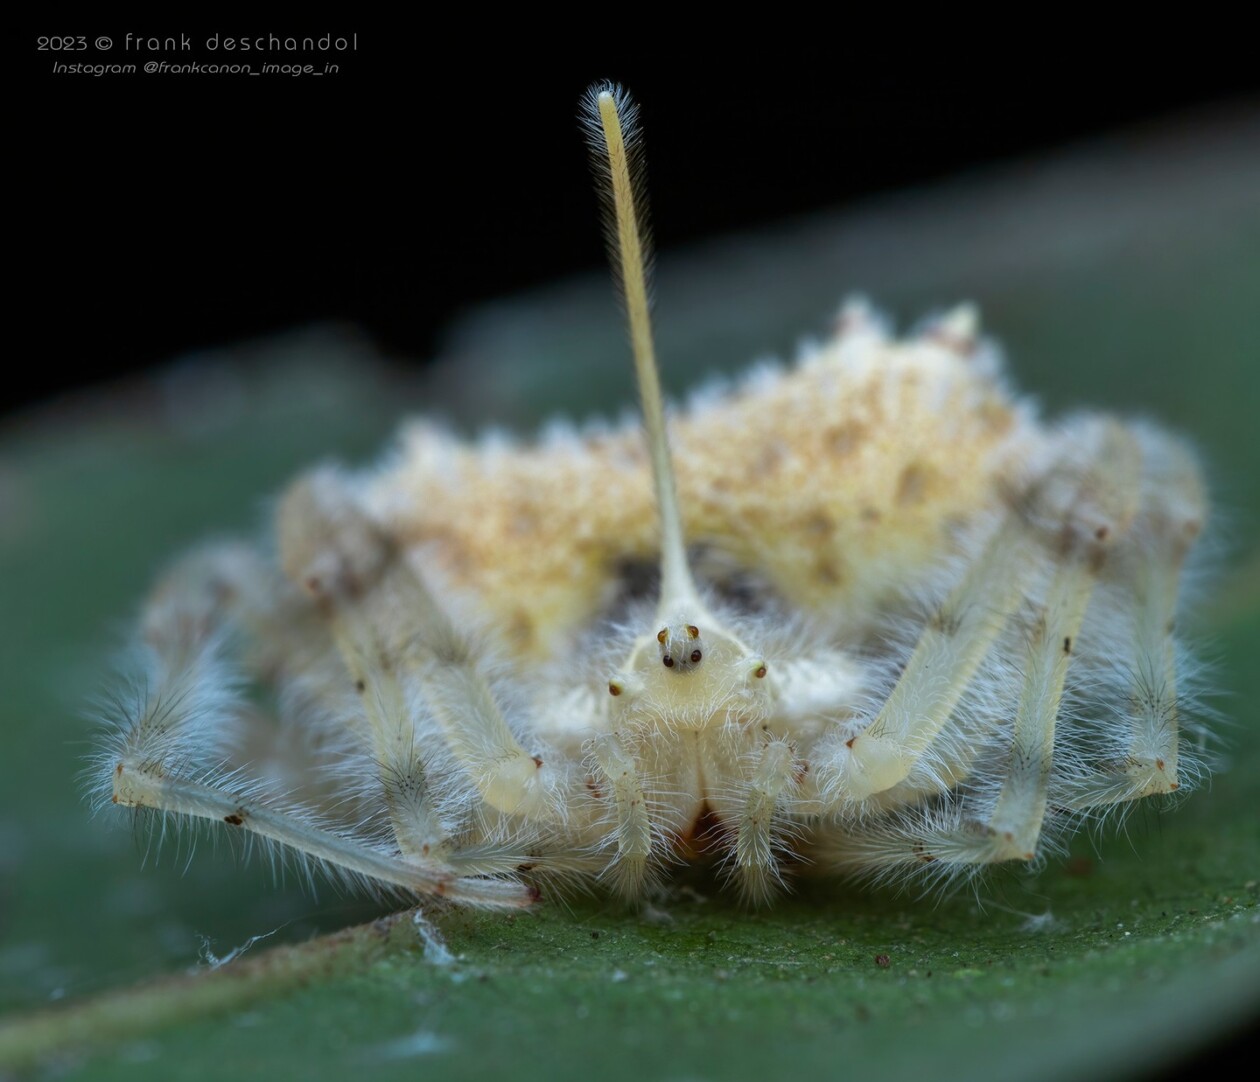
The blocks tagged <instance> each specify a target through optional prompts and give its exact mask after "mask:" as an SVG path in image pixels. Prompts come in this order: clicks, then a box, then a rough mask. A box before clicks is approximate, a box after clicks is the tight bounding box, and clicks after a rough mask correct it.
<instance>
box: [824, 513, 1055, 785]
mask: <svg viewBox="0 0 1260 1082" xmlns="http://www.w3.org/2000/svg"><path fill="white" fill-rule="evenodd" d="M1028 549H1029V539H1028V537H1027V530H1026V528H1025V527H1024V525H1023V524H1022V523H1021V522H1019V521H1018V517H1017V516H1016V515H1014V514H1012V515H1010V516H1009V517H1008V519H1007V521H1006V522H1004V523H1003V524H1002V525H1001V526H1000V527H999V528H998V530H997V531H996V533H995V534H994V535H993V537H992V538H991V539H990V541H989V542H988V544H987V545H986V546H985V549H984V551H983V553H982V554H981V556H980V557H979V558H978V559H977V560H976V561H975V562H974V563H973V564H972V565H971V567H970V568H969V569H968V571H967V573H966V575H965V576H964V578H963V580H962V582H960V583H959V584H958V586H956V587H955V588H954V590H953V591H952V592H951V593H950V595H949V597H948V598H947V599H946V600H945V602H944V603H943V604H942V605H941V606H940V608H939V609H938V610H937V611H936V612H935V613H934V615H933V617H932V619H931V620H929V621H928V623H927V625H926V626H925V627H924V629H923V631H922V633H921V635H920V637H919V640H918V642H917V643H916V645H915V648H914V652H913V653H912V654H911V655H910V659H909V661H908V662H907V663H906V666H905V669H904V670H903V671H902V673H901V676H900V677H899V678H898V680H897V683H896V684H895V685H894V686H893V689H892V691H891V692H890V693H889V695H888V698H887V699H886V700H885V702H884V704H883V706H882V708H881V709H880V711H879V713H878V714H877V715H876V716H875V718H874V720H872V721H871V723H870V724H869V725H868V726H867V727H866V728H865V729H864V730H863V731H862V732H860V733H858V734H857V735H856V736H852V737H849V738H848V739H847V740H845V741H844V746H843V747H842V748H835V749H833V750H832V754H831V756H830V762H828V761H826V759H824V760H823V761H822V762H821V763H820V767H821V769H820V772H819V773H820V776H819V778H818V781H817V784H818V785H819V787H820V789H822V791H823V792H824V793H825V794H830V801H829V802H830V803H831V804H832V805H833V806H835V805H836V804H837V803H841V802H842V803H845V804H848V803H860V802H862V801H865V800H867V799H869V798H871V797H874V796H876V795H877V794H880V793H883V792H885V791H887V790H890V789H892V788H893V787H894V786H897V785H898V784H899V783H901V782H904V781H905V780H906V779H907V777H908V776H909V775H910V773H911V771H912V770H913V769H914V767H915V765H916V764H917V763H918V762H919V761H920V760H921V758H922V756H923V754H924V752H925V751H926V750H927V748H928V747H929V745H931V743H932V742H933V741H934V740H935V739H936V738H937V737H938V736H939V735H940V733H941V730H942V729H944V728H945V726H946V724H947V723H948V722H949V720H950V716H951V715H952V714H953V712H954V709H955V707H956V706H957V705H958V702H959V700H960V699H961V698H962V696H963V694H964V692H965V691H966V690H967V688H968V686H969V685H970V684H971V682H972V678H973V677H974V676H975V673H976V670H977V668H978V667H979V666H980V663H981V662H982V661H983V660H984V658H985V655H986V654H988V652H989V650H990V648H991V647H992V645H993V643H994V641H995V640H996V639H997V637H998V635H999V634H1000V632H1001V631H1002V628H1003V626H1004V625H1005V623H1006V620H1007V618H1008V616H1009V614H1010V613H1011V612H1012V611H1013V610H1014V608H1015V604H1016V601H1017V599H1018V598H1019V596H1020V594H1021V592H1022V589H1023V587H1024V584H1025V582H1026V580H1027V578H1028V577H1029V574H1030V572H1031V570H1032V568H1031V567H1030V561H1029V560H1028ZM824 754H825V753H824ZM824 799H826V797H824Z"/></svg>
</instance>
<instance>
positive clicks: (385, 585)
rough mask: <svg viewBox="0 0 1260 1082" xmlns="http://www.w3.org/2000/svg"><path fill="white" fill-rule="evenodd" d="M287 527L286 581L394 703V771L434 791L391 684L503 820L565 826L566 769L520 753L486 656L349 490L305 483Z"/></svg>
mask: <svg viewBox="0 0 1260 1082" xmlns="http://www.w3.org/2000/svg"><path fill="white" fill-rule="evenodd" d="M279 528H280V547H281V560H282V563H283V565H284V569H285V571H286V573H287V574H288V575H289V577H290V578H291V579H293V580H294V581H295V582H300V583H302V584H304V585H305V586H306V588H307V589H308V590H309V591H310V592H311V594H312V595H313V596H314V597H315V599H316V602H317V603H318V604H320V605H321V606H323V607H324V608H325V609H326V611H327V613H328V615H329V618H330V623H331V627H332V631H333V637H334V639H335V640H336V641H337V644H338V646H339V647H340V649H341V652H342V654H343V656H344V657H345V658H346V661H347V664H348V666H349V668H350V669H351V671H352V672H356V671H357V672H358V673H359V675H358V676H357V679H358V680H359V681H360V682H361V684H362V690H364V691H367V690H368V689H369V688H372V689H373V693H374V695H375V697H376V699H377V702H378V703H380V702H385V703H389V702H391V701H392V702H393V706H392V707H389V708H387V709H385V710H384V711H383V712H382V711H381V710H380V709H375V708H370V709H369V715H370V717H372V718H373V719H374V720H373V722H372V725H373V731H374V742H375V743H376V744H377V745H378V747H379V748H380V749H381V750H382V751H383V752H384V754H385V757H386V758H385V760H384V763H385V765H388V766H390V767H393V768H398V769H400V770H401V772H402V776H403V777H404V779H410V781H409V782H408V784H411V785H413V786H415V787H418V788H423V784H422V783H421V782H420V781H419V778H420V773H419V771H420V767H419V760H418V758H417V757H416V754H415V750H414V747H415V742H416V741H415V739H414V737H415V735H416V734H415V732H414V731H413V729H412V727H411V723H410V722H409V721H408V720H407V719H408V714H409V710H408V708H406V707H405V706H404V702H403V696H401V695H400V693H399V691H398V689H397V688H392V687H391V685H390V684H389V681H391V680H396V681H397V682H398V683H400V684H401V685H403V686H404V687H406V686H410V687H414V688H415V690H416V692H417V693H418V696H419V698H420V700H421V704H420V707H421V708H422V711H423V714H424V715H425V717H426V719H427V720H428V721H430V722H431V723H432V726H433V728H434V729H435V730H436V733H435V735H436V736H437V737H438V738H439V740H440V742H441V743H442V744H443V745H444V747H445V748H446V749H448V750H449V752H450V754H451V755H452V756H453V757H454V759H455V760H456V762H457V763H458V764H459V765H460V766H461V767H462V769H463V771H464V772H465V773H466V774H467V776H468V778H469V779H470V780H471V782H472V784H473V786H474V787H475V789H476V791H477V794H478V796H479V797H480V800H481V801H483V802H484V804H485V805H486V806H488V808H489V809H490V810H491V812H492V813H501V814H502V815H505V816H509V817H518V818H519V819H523V820H526V821H531V822H536V823H544V824H545V823H558V822H559V820H560V818H561V812H560V802H559V799H558V789H559V787H560V786H561V785H562V784H563V782H564V776H563V774H564V772H563V770H562V767H561V765H560V764H559V763H558V762H555V761H552V762H548V761H547V760H545V759H544V758H543V757H541V756H539V755H537V754H533V753H531V752H529V751H527V750H526V749H525V748H523V747H522V746H521V744H520V742H519V741H518V740H517V738H516V736H515V734H514V733H513V731H512V728H511V726H510V725H509V724H508V720H507V717H506V716H505V714H504V711H503V708H502V707H501V705H500V700H499V698H498V696H497V694H496V688H495V686H494V685H493V683H492V681H491V678H490V676H489V668H490V667H489V664H488V662H487V660H486V657H485V649H484V647H483V646H482V645H481V644H480V643H478V642H477V641H476V636H475V634H474V633H473V632H471V631H470V630H468V629H467V628H465V627H462V626H460V625H459V624H457V623H456V621H455V620H453V619H452V618H451V616H450V615H448V614H447V612H446V611H445V610H444V609H443V608H442V607H441V606H440V605H439V604H438V602H437V601H436V599H435V598H434V596H433V594H432V593H431V592H430V590H429V588H428V586H427V585H426V584H425V583H424V582H423V581H422V579H421V578H420V577H419V575H418V574H417V573H416V572H415V571H414V570H413V569H412V568H411V567H410V566H409V564H408V563H407V561H406V559H405V557H404V555H403V553H402V552H401V551H399V550H398V549H397V547H396V546H394V545H393V544H392V543H391V542H390V540H389V538H388V537H386V536H385V535H384V534H383V533H382V532H381V531H380V530H379V529H378V528H377V527H376V526H375V525H374V524H373V523H371V522H370V521H369V520H368V519H367V517H366V516H365V515H364V514H363V513H362V512H361V511H360V510H359V509H358V507H357V505H356V503H355V501H354V498H353V496H352V494H351V492H350V490H349V489H348V487H347V485H346V482H345V481H344V480H343V479H342V478H341V477H340V476H339V475H338V474H337V473H335V472H334V471H332V470H323V471H319V472H317V473H314V474H312V475H310V476H308V477H306V478H304V479H303V480H302V481H300V482H299V483H298V484H297V485H295V486H294V487H293V488H292V489H291V490H290V492H289V494H288V495H287V496H286V499H285V502H284V505H283V506H282V508H281V513H280V527H279ZM407 705H408V706H409V704H407ZM410 712H411V713H413V714H414V713H415V710H414V709H412V710H411V711H410ZM400 726H401V727H400ZM400 741H401V744H400ZM396 749H397V750H396ZM399 755H401V758H399ZM549 758H550V757H549ZM425 814H427V813H421V818H422V819H423V818H424V815H425ZM425 829H427V828H425V827H424V826H421V828H420V830H421V834H423V833H424V831H425ZM421 844H423V842H422V843H421Z"/></svg>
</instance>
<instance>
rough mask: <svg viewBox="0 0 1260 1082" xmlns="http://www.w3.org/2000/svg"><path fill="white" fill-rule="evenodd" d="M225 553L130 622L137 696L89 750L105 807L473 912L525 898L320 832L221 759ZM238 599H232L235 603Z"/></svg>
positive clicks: (235, 564) (227, 729) (233, 707)
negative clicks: (222, 836)
mask: <svg viewBox="0 0 1260 1082" xmlns="http://www.w3.org/2000/svg"><path fill="white" fill-rule="evenodd" d="M250 570H251V565H250V564H248V563H246V562H244V561H243V560H242V558H241V556H240V553H239V552H238V551H237V550H236V549H235V548H233V547H229V546H221V547H219V548H212V549H210V550H207V551H205V552H200V553H196V554H194V555H193V556H192V557H189V558H187V559H185V560H184V561H183V562H182V563H181V564H179V565H178V566H177V567H176V568H175V569H174V570H173V571H172V573H171V574H169V575H168V576H166V578H165V579H164V580H163V581H162V582H161V583H160V584H159V586H158V588H157V590H156V591H155V593H154V596H153V598H152V599H151V601H150V603H149V605H148V607H147V610H146V612H145V614H144V617H143V619H142V628H143V635H144V642H145V646H146V649H147V651H148V652H149V655H150V664H149V670H150V687H149V692H148V694H147V695H146V696H144V697H143V699H142V700H141V701H140V702H139V703H138V705H137V707H136V708H135V709H134V710H132V711H128V716H127V717H126V718H125V719H124V720H123V721H122V723H121V724H120V725H119V727H118V730H117V732H116V733H115V734H114V735H113V737H112V738H111V739H110V740H109V743H108V746H107V747H106V748H105V749H104V751H103V753H102V755H101V764H102V765H103V766H105V767H106V768H107V769H108V776H109V779H110V781H109V789H108V795H109V798H110V802H111V803H114V804H120V805H123V806H124V807H135V808H152V809H155V810H157V811H160V812H163V813H167V814H172V815H176V816H187V817H191V818H193V819H205V820H210V821H215V822H224V823H227V824H229V825H230V826H233V827H239V828H241V829H243V830H248V831H250V832H252V833H253V834H255V835H258V836H259V837H261V838H263V839H265V840H267V841H270V842H277V843H280V844H283V845H287V846H291V847H292V848H293V849H295V850H297V851H298V852H300V853H301V854H303V856H305V857H306V858H309V859H313V860H315V861H321V862H324V863H326V864H327V865H330V866H332V867H333V868H335V869H336V870H337V871H339V872H341V873H343V874H349V875H350V876H352V877H353V876H362V877H364V878H367V879H369V880H373V881H378V882H384V883H390V884H393V885H395V886H398V887H402V888H404V889H406V890H409V891H414V892H417V893H422V894H437V895H445V896H447V897H451V898H455V899H458V900H460V901H463V902H465V903H467V904H469V905H475V906H490V907H502V906H524V905H529V904H530V903H531V902H532V901H533V900H534V898H535V896H536V894H535V892H534V891H533V889H532V888H530V887H528V886H526V885H525V884H522V883H520V882H516V881H514V880H511V879H467V878H460V877H459V876H457V875H455V874H453V873H452V872H451V871H450V870H449V869H447V868H443V867H441V866H439V865H436V864H433V863H422V862H419V861H415V860H409V859H406V858H405V857H404V858H400V857H398V856H397V855H395V854H393V853H391V852H389V851H387V850H385V849H383V848H381V847H380V846H379V845H374V844H372V843H371V842H370V841H368V840H366V839H362V838H359V837H355V836H354V835H352V834H350V833H347V832H342V831H339V830H336V829H334V828H332V827H331V826H328V825H326V824H325V823H324V822H322V821H321V819H320V817H319V816H317V815H316V814H315V813H313V812H312V811H311V810H310V809H308V808H304V807H301V806H300V805H298V804H297V803H291V804H290V803H287V802H284V801H278V800H271V799H267V798H264V797H263V796H262V795H261V793H260V792H259V791H258V788H259V787H258V786H257V784H255V783H251V782H250V781H248V780H247V778H246V777H245V775H244V774H243V772H241V771H232V770H230V769H228V768H226V767H225V766H224V765H223V764H224V762H225V760H226V753H227V745H228V743H229V742H230V740H231V737H232V735H233V732H234V729H235V726H236V723H237V722H238V721H239V718H240V716H241V702H240V699H239V697H238V696H237V694H236V690H235V689H236V687H237V686H238V684H239V683H240V676H239V675H238V674H236V673H235V671H234V670H233V668H232V666H231V664H230V663H229V661H228V660H227V658H226V656H225V651H224V641H225V639H227V638H228V637H229V635H230V633H231V630H232V628H231V624H232V623H234V622H235V619H236V618H237V617H239V616H240V612H241V608H242V606H244V607H246V608H248V605H249V603H250V602H249V600H248V595H249V589H248V588H255V589H256V588H258V587H259V585H260V584H259V582H258V580H256V579H255V578H253V577H252V575H251V574H250V573H249V572H250ZM242 599H244V600H242Z"/></svg>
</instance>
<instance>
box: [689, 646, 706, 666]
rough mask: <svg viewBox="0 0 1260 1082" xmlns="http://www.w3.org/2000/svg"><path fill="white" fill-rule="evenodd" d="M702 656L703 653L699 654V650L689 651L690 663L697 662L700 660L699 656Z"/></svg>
mask: <svg viewBox="0 0 1260 1082" xmlns="http://www.w3.org/2000/svg"><path fill="white" fill-rule="evenodd" d="M703 656H704V655H703V654H701V653H700V651H699V650H692V651H691V663H692V664H693V665H695V664H697V663H698V662H699V661H700V658H701V657H703Z"/></svg>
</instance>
